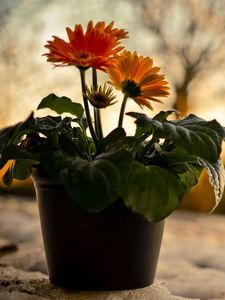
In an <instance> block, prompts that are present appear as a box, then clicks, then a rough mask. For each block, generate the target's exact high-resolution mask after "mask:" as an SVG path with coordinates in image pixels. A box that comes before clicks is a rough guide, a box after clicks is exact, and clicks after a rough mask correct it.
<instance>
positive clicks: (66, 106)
mask: <svg viewBox="0 0 225 300" xmlns="http://www.w3.org/2000/svg"><path fill="white" fill-rule="evenodd" d="M42 108H50V109H52V110H54V111H55V112H57V113H58V114H62V113H70V114H72V115H75V116H77V117H78V118H81V117H82V115H83V113H84V109H83V107H82V105H81V104H80V103H75V102H72V100H71V99H69V98H67V97H65V96H63V97H58V96H56V95H55V94H50V95H48V96H47V97H45V98H44V99H42V101H41V103H40V104H39V105H38V108H37V109H42Z"/></svg>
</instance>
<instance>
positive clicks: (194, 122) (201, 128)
mask: <svg viewBox="0 0 225 300" xmlns="http://www.w3.org/2000/svg"><path fill="white" fill-rule="evenodd" d="M128 115H130V116H132V117H134V118H136V124H137V125H138V126H140V127H145V128H149V129H151V130H152V131H153V136H154V137H155V138H165V139H170V140H171V141H172V142H173V143H174V144H175V145H176V146H179V147H181V148H183V149H185V150H186V151H187V152H189V153H191V154H193V155H195V156H198V157H200V158H203V159H204V160H207V161H209V162H213V163H215V162H216V161H217V160H218V158H219V156H220V153H221V143H222V140H223V139H224V137H225V133H224V129H223V127H222V126H221V125H220V124H219V123H218V122H217V121H216V120H212V121H205V120H203V119H201V118H199V117H197V116H195V115H192V114H191V115H189V116H188V117H186V118H184V119H181V120H178V121H162V122H161V121H158V120H154V119H152V118H149V117H147V116H146V115H145V114H140V113H128Z"/></svg>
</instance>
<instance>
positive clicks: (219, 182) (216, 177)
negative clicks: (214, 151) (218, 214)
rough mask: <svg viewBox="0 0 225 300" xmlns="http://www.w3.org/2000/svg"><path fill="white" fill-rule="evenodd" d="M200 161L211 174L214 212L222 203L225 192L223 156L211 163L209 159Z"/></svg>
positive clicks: (209, 174)
mask: <svg viewBox="0 0 225 300" xmlns="http://www.w3.org/2000/svg"><path fill="white" fill-rule="evenodd" d="M199 161H200V164H201V165H202V166H203V167H205V168H206V171H207V173H208V176H209V182H210V184H211V186H212V187H213V190H214V195H215V205H214V207H213V208H212V210H211V212H213V211H214V210H215V208H216V207H217V206H218V204H219V203H220V201H221V199H222V197H223V193H224V186H225V171H224V166H223V161H222V160H221V158H219V159H218V161H217V162H216V163H209V162H207V161H204V160H203V159H199Z"/></svg>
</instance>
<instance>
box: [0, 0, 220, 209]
mask: <svg viewBox="0 0 225 300" xmlns="http://www.w3.org/2000/svg"><path fill="white" fill-rule="evenodd" d="M90 19H92V20H93V21H94V22H97V21H99V20H103V21H105V22H106V23H109V22H111V21H112V20H114V21H115V26H116V27H117V28H124V29H126V30H127V31H128V32H129V39H127V40H125V41H124V42H123V44H124V45H125V46H126V48H127V49H129V50H131V51H134V50H136V51H137V52H138V53H139V54H143V55H147V56H150V57H152V58H153V60H154V65H157V66H160V67H161V70H162V73H164V74H166V77H167V79H168V81H169V83H170V86H171V95H170V97H169V98H168V99H167V100H165V101H164V104H163V105H162V104H155V103H153V108H154V111H153V112H149V111H145V112H147V113H148V114H150V115H153V114H155V113H157V112H158V111H160V110H166V109H170V108H176V109H177V110H179V111H180V112H181V114H182V115H187V114H188V113H195V114H198V115H199V116H200V117H203V118H205V119H208V120H209V119H212V118H216V119H217V120H218V121H219V122H220V123H221V124H222V125H223V126H225V96H224V94H225V81H224V78H225V0H173V1H171V0H114V1H111V0H93V1H91V0H85V1H79V0H67V1H62V0H48V1H47V0H7V1H6V0H0V40H1V43H0V78H1V80H0V95H1V98H0V108H1V109H0V128H2V127H4V126H7V125H11V124H14V123H17V122H19V121H21V120H22V119H25V118H26V117H27V116H28V115H29V113H30V112H31V111H33V110H35V109H36V107H37V105H38V103H39V102H40V100H41V99H42V98H43V97H45V96H46V95H48V94H50V93H55V94H56V95H59V96H63V95H65V96H68V97H71V99H73V100H74V101H77V102H80V99H81V93H80V84H79V76H78V71H77V70H76V69H75V68H73V67H70V68H55V69H54V68H53V67H52V66H51V64H49V63H46V58H45V57H43V56H42V54H43V53H45V52H46V50H45V48H44V44H45V43H46V41H47V40H49V39H51V36H52V35H57V36H59V37H62V38H66V31H65V28H66V27H67V26H68V27H71V28H73V27H74V24H77V23H81V24H82V25H83V26H84V27H86V24H87V22H88V21H89V20H90ZM100 79H101V80H102V81H104V80H107V78H106V77H105V75H104V74H100ZM118 97H119V99H121V98H122V96H121V94H118ZM119 104H120V103H117V104H116V105H115V106H113V107H110V108H106V109H105V110H104V111H103V119H104V128H105V133H107V132H109V131H110V130H111V129H113V128H114V127H115V126H116V123H117V120H116V118H115V112H117V111H118V106H119ZM127 110H128V111H129V110H132V111H133V110H135V111H138V110H139V107H138V106H137V105H136V104H135V103H134V101H130V102H129V103H128V108H127ZM46 113H49V112H48V111H43V112H42V111H40V112H38V115H43V114H46ZM36 115H37V114H36ZM125 127H126V129H127V131H128V132H130V133H131V132H133V130H134V126H133V121H132V120H130V119H129V118H128V119H126V121H125ZM3 174H4V170H1V171H0V177H2V175H3ZM0 193H1V194H0V195H5V194H7V193H16V194H19V195H22V196H25V195H28V196H30V195H34V190H33V185H32V182H31V181H30V180H27V181H25V182H18V181H15V182H14V184H13V186H12V187H10V188H8V187H4V186H3V185H2V182H0ZM224 200H225V199H223V201H222V202H221V204H220V205H219V207H218V208H217V211H218V212H221V213H225V201H224ZM213 201H214V196H213V192H212V189H211V187H210V185H209V183H208V178H207V175H206V174H205V173H204V172H203V174H202V176H201V178H200V181H199V184H198V186H196V187H195V188H193V189H192V190H191V191H190V192H189V193H188V194H187V196H186V197H185V199H184V202H183V204H182V207H183V208H186V209H191V210H197V211H203V212H205V211H208V210H210V208H211V207H212V206H213Z"/></svg>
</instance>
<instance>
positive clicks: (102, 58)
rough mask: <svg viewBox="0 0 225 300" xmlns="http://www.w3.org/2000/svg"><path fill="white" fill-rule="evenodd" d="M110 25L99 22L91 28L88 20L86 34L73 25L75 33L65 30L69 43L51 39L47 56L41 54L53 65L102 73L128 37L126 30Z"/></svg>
mask: <svg viewBox="0 0 225 300" xmlns="http://www.w3.org/2000/svg"><path fill="white" fill-rule="evenodd" d="M113 24H114V22H111V23H110V24H108V25H107V26H106V25H105V22H98V23H96V25H93V22H92V21H90V22H89V23H88V25H87V30H86V32H85V33H84V32H83V28H82V26H81V24H77V25H75V28H74V30H72V29H70V28H68V27H67V28H66V31H67V35H68V38H69V41H68V42H66V41H65V40H63V39H61V38H59V37H57V36H53V38H54V39H53V41H48V42H47V45H45V47H46V48H48V50H49V53H45V54H44V55H46V56H47V60H48V61H49V62H52V63H53V64H54V65H55V66H69V65H75V66H76V67H78V68H89V67H93V68H96V69H99V70H105V68H106V67H110V66H111V65H112V61H113V57H114V56H115V55H116V54H118V52H119V51H121V50H122V49H123V47H122V46H121V45H120V40H121V39H123V38H126V37H127V32H126V31H125V30H123V29H117V28H113Z"/></svg>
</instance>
